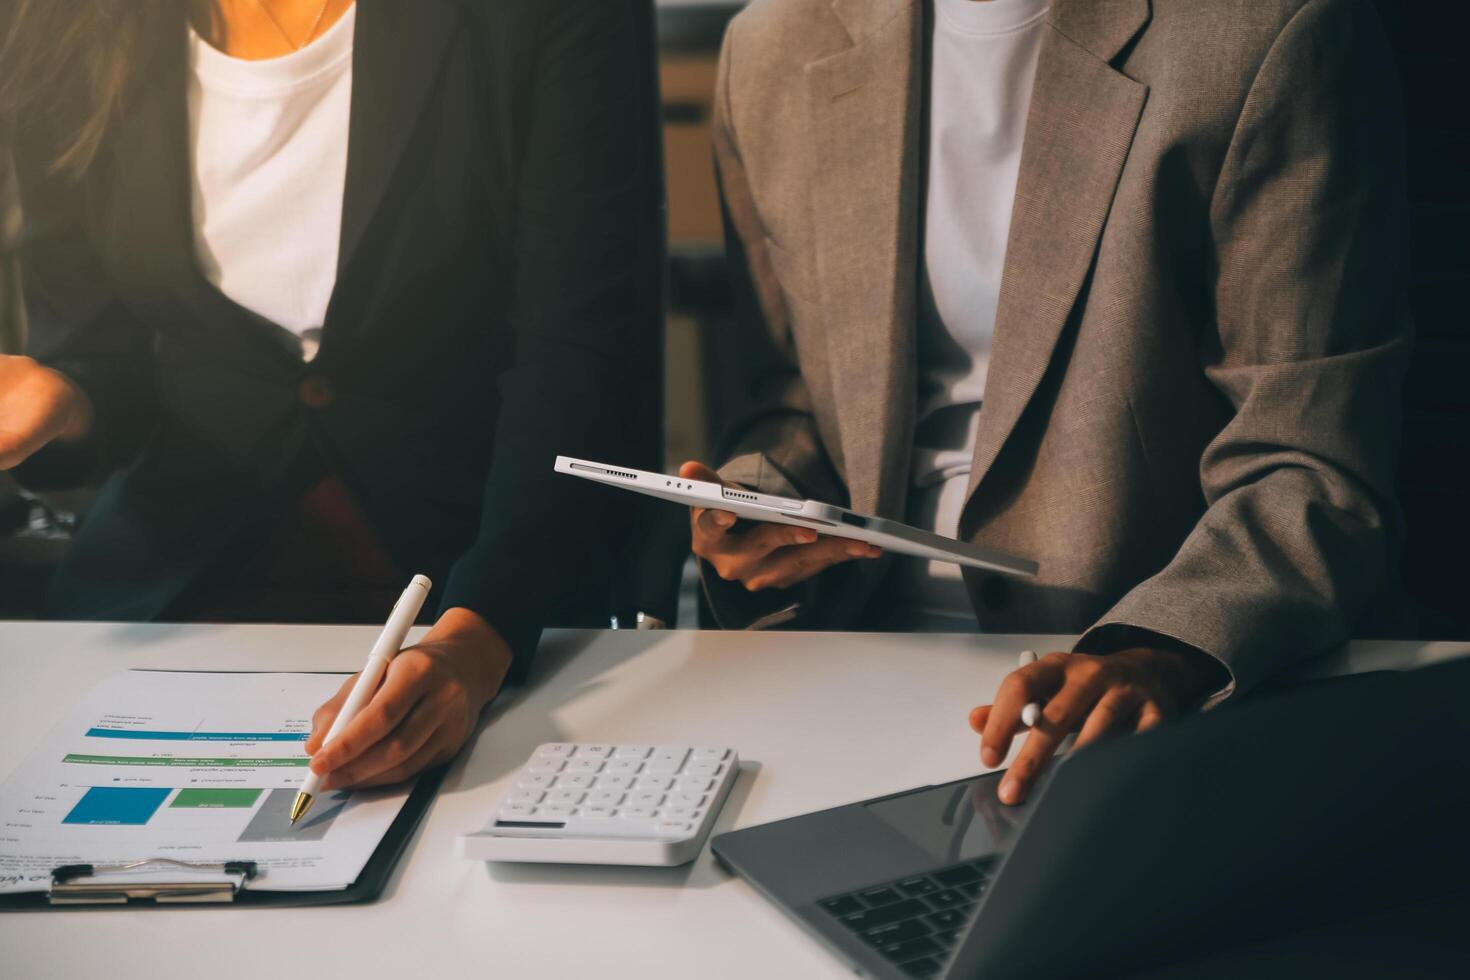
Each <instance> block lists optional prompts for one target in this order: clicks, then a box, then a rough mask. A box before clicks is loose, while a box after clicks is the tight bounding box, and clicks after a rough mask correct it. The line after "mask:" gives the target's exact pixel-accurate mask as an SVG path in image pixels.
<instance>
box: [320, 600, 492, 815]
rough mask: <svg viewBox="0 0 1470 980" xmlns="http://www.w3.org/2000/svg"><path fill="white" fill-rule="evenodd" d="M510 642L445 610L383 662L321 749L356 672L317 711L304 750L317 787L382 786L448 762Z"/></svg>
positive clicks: (463, 612)
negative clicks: (362, 701) (368, 694)
mask: <svg viewBox="0 0 1470 980" xmlns="http://www.w3.org/2000/svg"><path fill="white" fill-rule="evenodd" d="M510 662H511V652H510V647H509V646H507V645H506V643H505V641H504V640H503V639H501V637H500V634H499V633H497V632H495V630H494V629H493V628H491V626H490V624H488V623H486V622H485V620H483V619H481V618H480V617H479V616H478V615H477V614H475V613H473V612H470V611H469V610H468V609H458V608H456V609H449V610H446V611H445V613H444V615H443V616H441V617H439V622H437V623H435V624H434V628H433V629H431V630H429V632H428V634H427V635H425V636H424V638H423V639H422V640H421V641H419V643H418V644H416V645H415V646H412V647H409V648H408V649H406V650H404V651H403V652H402V653H400V654H398V656H396V657H394V658H393V662H392V663H391V664H389V665H388V673H387V674H386V675H385V676H384V677H383V684H382V686H381V687H379V688H378V691H377V693H376V694H374V695H373V699H372V700H371V701H369V702H368V704H367V707H365V708H363V709H362V713H361V714H359V715H358V716H357V717H356V718H354V719H353V720H352V722H351V723H350V724H349V725H347V727H346V728H344V729H342V731H341V732H339V733H338V734H337V737H336V738H334V739H332V744H331V745H329V746H327V747H326V748H322V740H323V739H324V738H325V736H326V733H327V731H328V730H329V729H330V728H331V727H332V720H333V719H334V718H336V717H337V712H338V711H340V710H341V709H342V703H343V702H344V701H346V700H347V695H348V694H349V693H350V692H351V691H352V685H353V683H354V682H355V681H356V680H357V675H356V674H354V675H353V676H351V677H349V678H347V680H346V681H345V682H344V683H343V685H342V689H341V690H339V691H338V692H337V693H336V695H334V696H333V697H332V699H331V700H330V701H328V702H327V703H326V704H324V705H322V706H321V707H320V708H318V709H317V710H316V714H315V715H313V716H312V719H311V737H310V738H309V739H307V741H306V752H307V754H308V755H310V756H311V757H312V759H311V768H312V771H313V772H316V773H317V774H318V775H320V776H323V777H324V778H323V779H322V782H321V786H320V788H321V789H322V790H329V789H347V788H348V787H354V786H356V787H365V786H386V785H390V784H392V783H399V782H402V781H403V780H405V779H407V778H408V777H410V776H412V775H415V774H416V773H418V772H420V771H421V770H424V769H428V768H430V767H431V766H436V765H439V764H440V763H443V762H448V761H449V760H450V759H452V758H454V755H455V753H457V752H458V751H459V747H460V746H461V745H463V744H464V742H465V740H466V739H468V738H469V737H470V736H471V735H473V734H474V732H475V725H476V723H477V722H478V721H479V718H480V710H481V709H482V708H484V707H485V705H486V704H488V703H489V702H490V700H491V698H493V697H495V695H496V693H497V692H498V691H499V690H500V685H501V684H502V683H503V682H504V681H505V675H506V673H507V672H508V671H509V669H510Z"/></svg>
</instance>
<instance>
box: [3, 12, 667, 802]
mask: <svg viewBox="0 0 1470 980" xmlns="http://www.w3.org/2000/svg"><path fill="white" fill-rule="evenodd" d="M9 6H10V11H9V14H8V22H7V23H6V24H5V25H4V26H5V29H6V30H7V36H6V43H5V47H4V50H3V53H0V110H3V112H4V115H5V120H6V123H7V126H8V132H9V133H10V137H11V143H12V146H13V152H14V157H15V165H16V170H17V173H18V176H19V184H20V189H21V196H22V202H21V203H22V209H23V213H24V235H23V240H22V252H21V261H22V270H23V282H24V290H25V299H26V308H27V313H28V321H29V337H30V351H31V354H32V356H33V357H0V469H14V470H15V471H16V474H17V476H19V477H20V478H21V479H22V480H24V481H26V482H28V483H30V484H32V485H33V486H36V487H42V488H44V487H56V486H64V485H70V484H78V483H83V482H88V481H93V480H99V479H101V480H104V481H105V482H104V483H103V486H102V490H101V493H100V495H99V497H98V498H97V500H96V503H95V505H94V506H93V507H92V509H91V511H90V513H89V514H88V516H87V519H86V522H85V523H84V525H83V526H82V528H81V531H80V533H79V535H78V537H77V540H76V541H75V543H74V545H73V547H72V549H71V551H70V552H69V554H68V556H67V558H66V561H65V563H64V564H63V566H62V567H61V569H60V571H59V573H58V575H57V578H56V581H55V585H54V588H53V591H52V595H51V612H52V613H53V614H54V615H56V616H58V617H65V618H82V619H112V620H155V619H186V620H200V619H208V620H219V619H232V620H235V619H239V620H274V621H280V620H286V621H299V620H325V621H340V620H361V621H373V620H376V621H381V620H382V619H383V618H384V617H385V616H386V614H387V611H388V608H389V605H390V604H391V602H392V599H393V598H394V597H395V596H396V595H397V593H398V591H399V590H400V589H401V588H402V586H403V584H404V583H405V582H406V581H407V578H408V576H409V575H410V574H412V573H415V572H424V573H427V574H428V575H429V576H430V577H431V578H432V579H433V580H434V581H435V583H436V586H437V588H436V593H437V596H436V598H437V605H438V609H439V613H438V618H437V621H436V622H435V624H434V626H433V628H432V629H431V631H430V632H429V634H428V636H427V637H426V638H425V639H424V641H423V642H422V643H420V644H419V645H418V646H417V647H415V648H414V649H413V650H411V651H408V652H406V653H405V654H404V655H403V656H401V657H399V658H398V659H397V660H396V661H395V663H394V665H393V667H392V669H391V670H390V673H389V675H388V678H387V680H386V681H385V683H384V686H383V688H382V689H381V690H380V691H379V693H378V695H377V698H376V700H375V702H374V704H373V705H372V706H370V707H369V709H368V710H367V711H365V712H364V714H363V716H362V717H361V718H360V719H358V721H357V722H356V723H355V724H354V725H353V726H351V727H349V728H348V729H347V730H346V731H344V733H343V734H342V736H341V737H340V738H339V739H336V740H334V742H333V746H332V747H331V748H330V749H328V750H325V751H322V752H321V753H319V754H318V755H317V756H316V758H315V760H314V762H313V767H314V768H316V769H318V770H319V771H322V772H325V773H329V774H330V775H329V783H330V785H335V786H346V785H362V784H370V783H382V782H389V781H394V780H397V779H399V778H402V777H404V776H406V775H408V774H410V773H412V772H414V771H416V770H418V769H421V768H423V767H425V766H427V765H431V764H434V763H437V762H440V761H443V760H444V759H446V758H448V757H449V756H450V755H452V754H453V753H454V751H455V750H456V749H457V748H458V747H459V745H460V744H461V743H462V741H463V740H464V739H465V738H466V737H467V736H468V734H469V733H470V732H471V731H472V730H473V725H474V721H475V718H476V717H477V715H478V713H479V711H480V709H481V708H482V707H483V706H484V705H485V704H486V703H487V702H488V701H489V700H490V699H491V698H492V697H493V696H494V694H495V693H496V691H497V690H498V689H499V688H500V686H501V684H502V683H503V681H504V680H505V679H506V678H507V677H508V676H509V677H514V676H516V675H518V674H520V673H523V672H524V671H525V669H526V665H527V663H528V660H529V658H530V657H531V654H532V651H533V649H534V648H535V646H536V643H537V639H538V636H539V633H540V630H541V628H542V627H543V626H544V625H546V624H547V623H548V622H550V621H551V620H552V619H553V618H555V619H556V621H557V622H562V623H568V622H569V623H584V624H585V623H595V622H598V621H599V619H600V617H602V616H604V615H605V612H606V599H607V591H608V586H609V568H610V560H609V558H608V554H609V553H610V552H609V551H608V550H607V549H604V548H601V547H599V548H597V549H587V548H585V547H582V543H583V542H585V541H586V540H588V539H591V538H594V537H595V538H596V539H597V540H598V541H599V542H605V541H606V540H607V538H606V528H607V527H609V526H617V525H618V524H619V523H621V522H619V521H617V520H615V519H614V518H615V516H616V515H615V514H612V513H611V512H610V511H609V507H614V506H618V504H617V503H616V502H615V501H614V500H613V499H612V498H613V497H614V496H615V495H608V494H601V493H597V492H595V490H594V491H590V492H589V490H588V489H584V488H583V487H581V486H580V485H579V482H578V481H573V480H566V479H565V478H561V477H558V476H556V475H555V474H554V473H553V470H552V465H553V460H554V457H555V455H556V454H557V453H559V452H565V453H571V454H576V455H584V456H605V457H608V458H616V459H622V458H629V457H630V456H632V455H636V454H637V453H638V452H641V451H642V447H643V446H645V445H647V444H648V438H647V437H648V434H647V433H645V432H643V431H641V429H640V422H639V419H640V418H642V417H643V414H642V413H641V411H640V406H639V404H638V400H637V399H638V396H637V395H636V394H633V393H634V392H636V391H637V390H638V388H639V385H638V381H639V379H640V377H641V375H640V371H642V370H644V368H643V367H642V365H644V364H648V363H653V359H652V358H650V357H649V354H650V344H651V343H652V342H653V339H654V337H655V336H656V333H655V331H654V329H653V328H654V316H655V311H656V302H657V290H658V282H659V280H658V269H657V252H658V240H659V235H660V228H659V224H658V221H659V219H658V214H659V207H658V202H659V199H660V195H661V190H660V188H659V185H658V181H659V177H658V174H659V168H658V165H657V161H656V159H654V158H653V154H652V153H651V152H649V151H650V147H654V146H656V143H655V142H654V141H652V140H650V139H648V138H646V137H647V134H649V133H650V132H651V131H652V130H651V129H650V127H652V126H655V125H656V120H655V117H654V113H655V112H656V104H655V100H654V97H653V92H652V91H651V88H652V86H651V85H649V84H648V79H649V78H650V72H649V71H648V66H647V65H646V64H645V58H646V49H645V44H644V40H645V35H644V33H642V32H643V31H645V29H646V21H645V18H646V17H647V16H648V13H647V9H646V5H645V4H643V3H641V2H640V0H494V2H491V0H415V2H413V3H399V2H395V0H359V2H358V3H356V4H354V3H352V2H351V0H325V2H324V0H195V2H192V3H188V2H138V3H114V2H103V0H79V2H76V3H67V4H55V3H52V2H51V0H19V2H17V3H14V4H11V5H9ZM572 553H576V554H577V555H578V561H577V566H576V573H575V574H568V564H567V557H568V555H570V554H572ZM37 653H38V655H44V653H45V652H44V651H37ZM345 690H346V688H344V691H345ZM338 704H339V701H338V700H334V701H333V702H331V703H329V704H328V705H325V706H323V709H322V710H321V711H319V712H318V713H317V717H316V719H315V724H316V729H317V732H318V733H320V732H321V731H322V730H323V729H324V727H325V725H326V724H327V723H328V722H329V721H330V720H331V718H332V717H334V716H335V712H336V708H337V706H338ZM318 748H320V743H319V738H317V737H314V738H313V740H312V742H311V743H309V744H308V749H309V750H312V751H315V750H316V749H318Z"/></svg>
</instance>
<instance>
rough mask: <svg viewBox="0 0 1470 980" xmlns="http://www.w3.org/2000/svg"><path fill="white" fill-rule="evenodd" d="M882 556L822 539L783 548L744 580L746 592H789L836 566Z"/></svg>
mask: <svg viewBox="0 0 1470 980" xmlns="http://www.w3.org/2000/svg"><path fill="white" fill-rule="evenodd" d="M882 553H883V551H882V549H880V548H876V547H874V546H873V545H870V544H866V543H864V542H862V541H850V540H847V539H845V538H821V539H819V540H817V541H815V542H814V543H812V544H807V545H800V546H794V547H787V548H782V549H780V550H779V551H775V552H773V553H772V554H771V555H770V556H769V557H767V558H766V559H764V560H763V561H761V562H760V563H759V564H758V565H757V566H756V567H754V568H753V569H752V570H751V572H750V574H748V575H746V576H744V577H743V578H742V580H743V581H744V582H745V585H746V588H748V589H750V591H752V592H758V591H760V590H761V589H785V588H789V587H791V586H793V585H795V584H796V583H798V582H804V581H806V580H807V579H809V578H811V577H812V576H813V575H816V574H818V573H819V572H824V571H826V570H827V569H829V568H831V567H832V566H834V565H840V564H842V563H843V562H847V561H852V560H854V559H857V558H876V557H878V556H879V555H881V554H882Z"/></svg>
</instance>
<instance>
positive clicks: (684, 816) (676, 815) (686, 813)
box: [660, 806, 699, 820]
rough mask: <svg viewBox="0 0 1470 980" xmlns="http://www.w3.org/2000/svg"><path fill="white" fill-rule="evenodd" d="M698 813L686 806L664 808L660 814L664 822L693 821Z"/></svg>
mask: <svg viewBox="0 0 1470 980" xmlns="http://www.w3.org/2000/svg"><path fill="white" fill-rule="evenodd" d="M698 814H699V811H698V810H695V809H694V808H693V807H687V806H666V807H664V808H663V810H662V811H661V813H660V816H662V817H663V818H664V819H665V820H693V819H694V818H695V817H696V816H698Z"/></svg>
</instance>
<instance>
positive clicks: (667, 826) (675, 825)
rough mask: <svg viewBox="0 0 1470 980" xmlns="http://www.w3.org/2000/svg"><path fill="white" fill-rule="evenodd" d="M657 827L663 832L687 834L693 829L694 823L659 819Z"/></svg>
mask: <svg viewBox="0 0 1470 980" xmlns="http://www.w3.org/2000/svg"><path fill="white" fill-rule="evenodd" d="M658 829H659V830H660V831H661V832H662V833H665V834H687V833H690V832H691V831H693V830H694V824H692V823H687V822H686V821H683V820H660V821H659V824H658Z"/></svg>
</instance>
